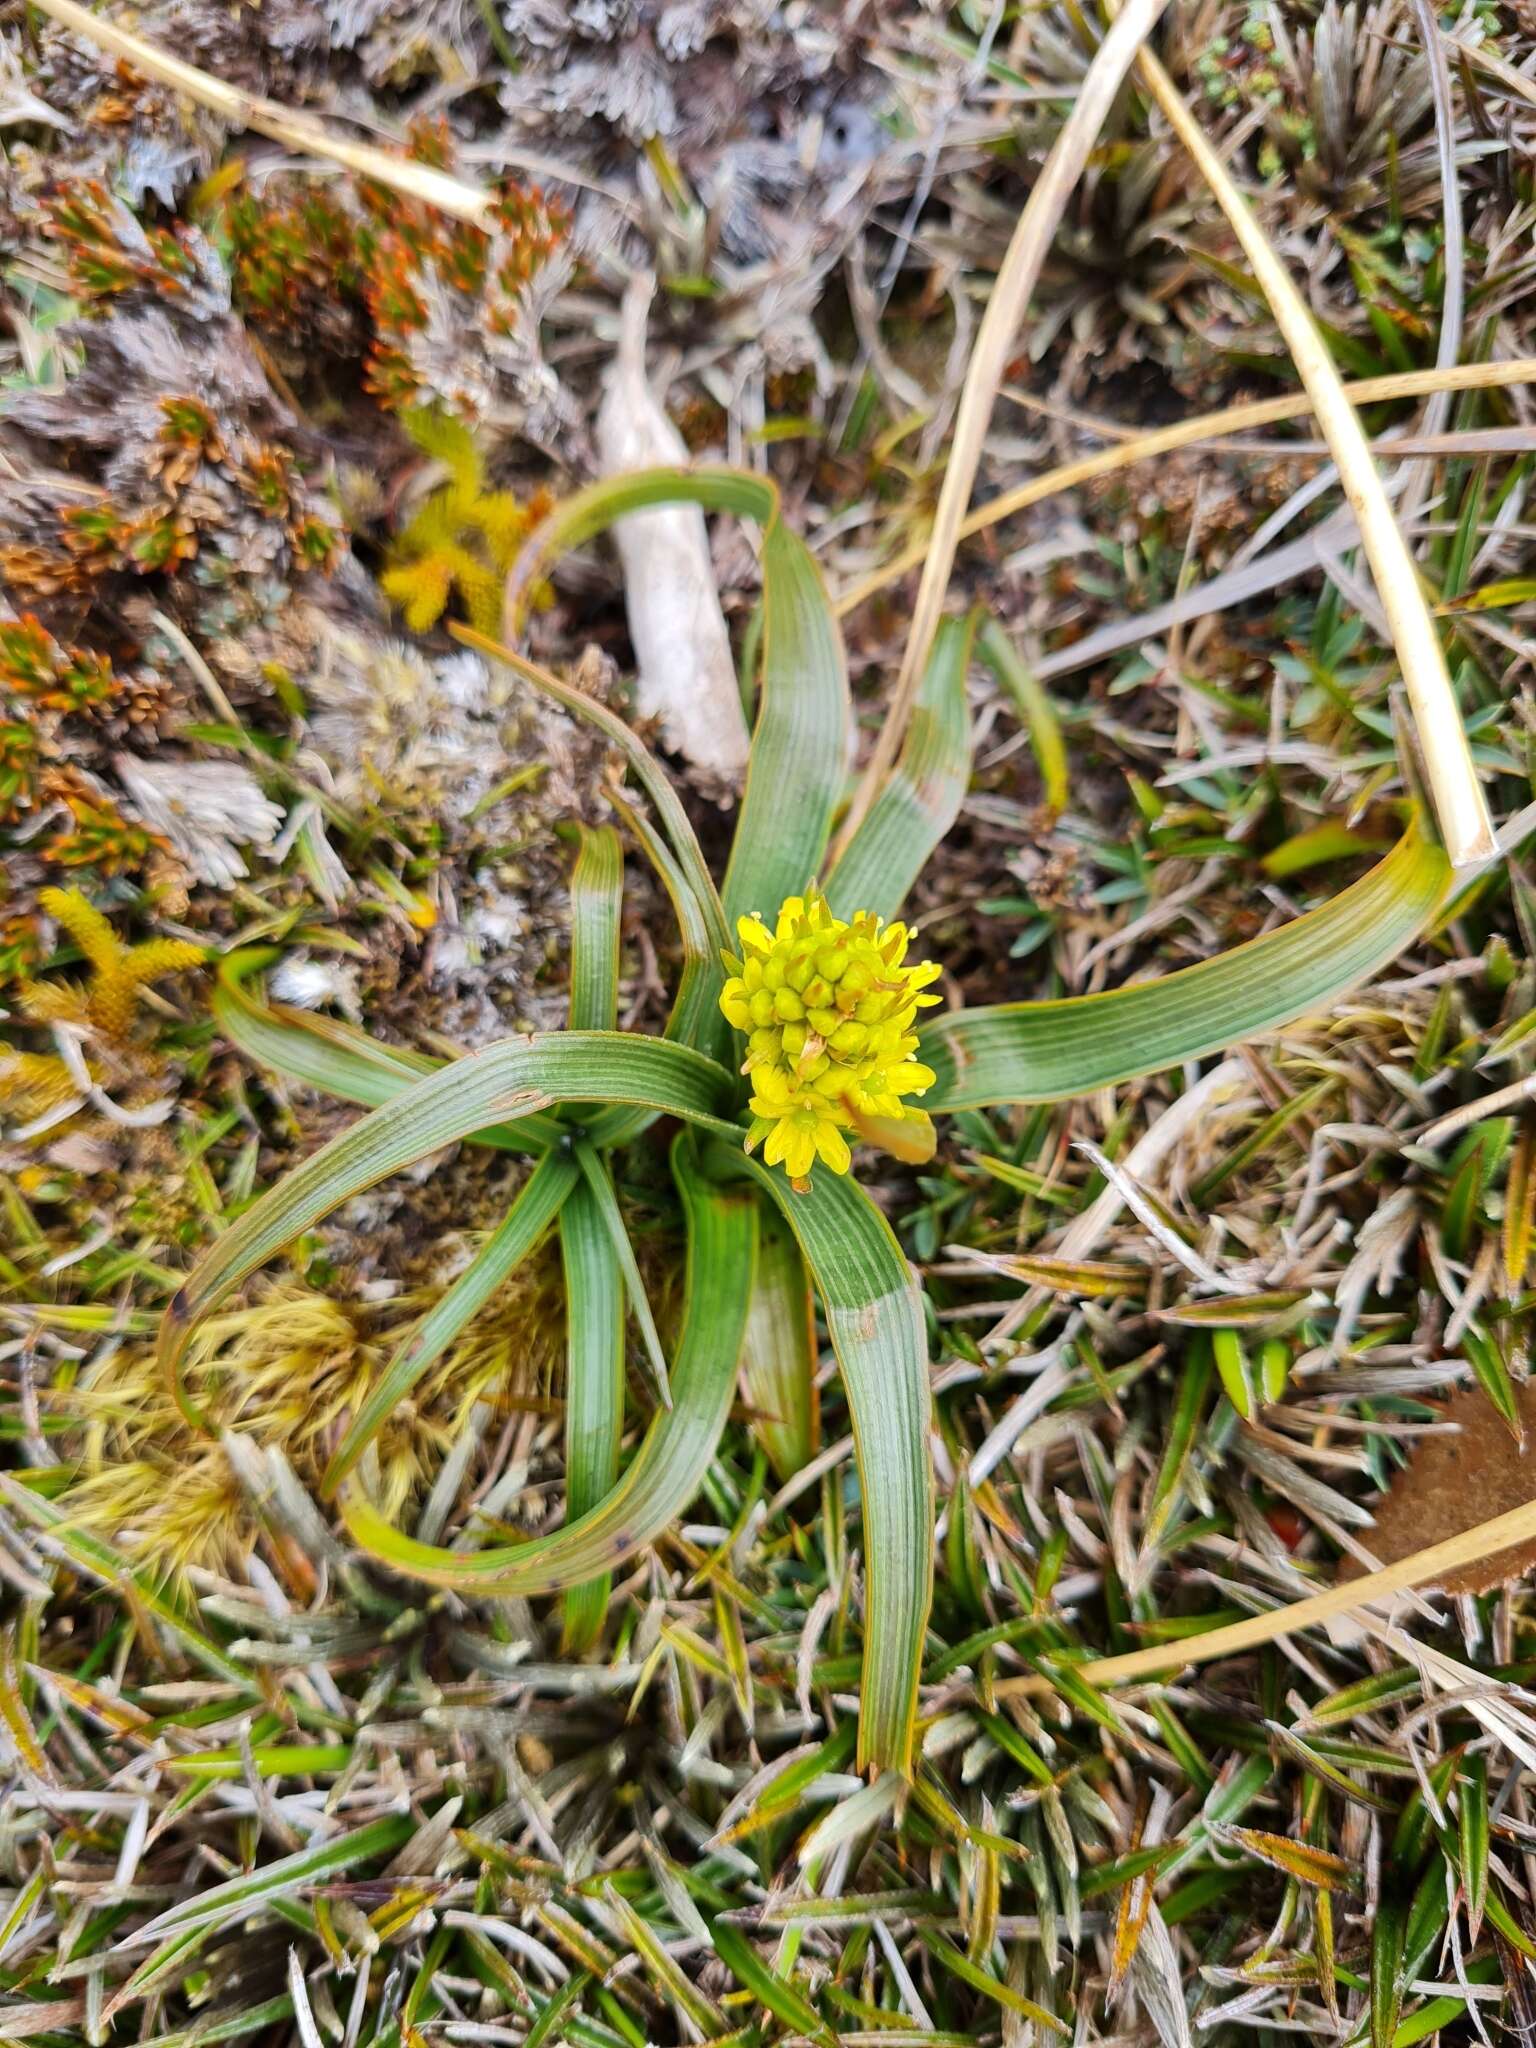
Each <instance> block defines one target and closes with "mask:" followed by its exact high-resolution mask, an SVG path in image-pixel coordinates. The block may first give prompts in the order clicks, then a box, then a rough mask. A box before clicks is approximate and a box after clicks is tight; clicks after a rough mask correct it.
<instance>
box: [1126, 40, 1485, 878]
mask: <svg viewBox="0 0 1536 2048" xmlns="http://www.w3.org/2000/svg"><path fill="white" fill-rule="evenodd" d="M1139 62H1140V70H1141V76H1142V79H1143V81H1144V82H1145V84H1146V86H1147V89H1148V91H1149V92H1150V93H1151V95H1152V97H1153V98H1154V99H1155V100H1156V102H1157V104H1158V107H1159V108H1160V109H1161V111H1162V113H1163V115H1164V117H1165V118H1166V120H1167V122H1168V124H1169V126H1170V127H1171V128H1172V129H1173V131H1174V133H1175V135H1177V137H1178V138H1179V141H1180V142H1181V143H1182V144H1183V145H1184V147H1185V149H1186V150H1187V151H1188V152H1189V154H1190V156H1191V157H1192V158H1193V159H1194V162H1195V167H1196V168H1197V170H1198V171H1199V172H1200V175H1201V177H1202V178H1204V180H1205V182H1206V183H1207V184H1208V185H1209V186H1210V189H1211V192H1212V194H1213V195H1214V197H1215V198H1216V200H1217V201H1218V202H1219V204H1220V206H1221V210H1222V212H1223V213H1224V214H1225V215H1226V216H1227V220H1228V223H1229V225H1230V226H1231V229H1232V232H1233V234H1234V235H1235V236H1236V237H1237V240H1238V242H1239V244H1240V245H1241V248H1242V251H1243V254H1244V255H1245V256H1246V257H1247V259H1248V262H1249V264H1250V266H1251V267H1252V270H1253V274H1254V276H1255V277H1256V278H1257V279H1258V282H1259V284H1260V286H1261V287H1262V289H1263V292H1264V296H1265V298H1267V299H1268V301H1269V304H1270V310H1271V311H1272V312H1273V314H1274V316H1275V324H1276V325H1277V326H1278V328H1279V329H1280V333H1281V335H1282V336H1283V338H1284V340H1285V345H1286V347H1287V348H1288V349H1289V350H1290V352H1291V357H1292V360H1293V361H1294V362H1295V365H1296V371H1297V375H1298V376H1299V377H1300V378H1301V381H1302V383H1303V384H1304V385H1305V386H1306V388H1307V392H1308V395H1309V396H1310V398H1311V400H1312V410H1313V412H1314V414H1315V415H1316V418H1317V423H1318V426H1319V427H1320V428H1321V429H1322V432H1323V436H1324V438H1325V439H1326V441H1327V443H1328V446H1329V448H1330V450H1331V451H1332V454H1333V459H1334V461H1335V463H1336V464H1337V465H1338V471H1339V480H1340V482H1341V483H1342V485H1343V488H1344V495H1345V497H1346V498H1347V499H1348V501H1349V505H1350V509H1351V510H1352V511H1353V513H1354V515H1355V519H1356V521H1357V522H1358V524H1359V528H1360V539H1361V544H1362V546H1363V547H1364V550H1365V555H1366V559H1367V561H1368V562H1369V563H1370V565H1371V574H1372V576H1373V577H1374V579H1375V583H1376V589H1377V592H1378V594H1379V595H1380V598H1381V604H1382V610H1383V611H1384V612H1385V614H1386V618H1387V623H1388V625H1389V626H1390V628H1391V631H1392V644H1393V646H1394V647H1395V648H1396V650H1397V658H1398V662H1399V664H1400V666H1401V668H1402V672H1403V681H1404V682H1405V683H1406V685H1407V687H1408V701H1409V703H1410V704H1411V706H1412V708H1413V716H1414V723H1415V725H1416V726H1417V728H1418V734H1419V744H1420V746H1421V747H1422V749H1423V752H1424V765H1425V771H1426V774H1427V777H1428V781H1429V787H1430V793H1431V795H1432V796H1433V798H1434V805H1435V814H1436V817H1437V818H1438V820H1439V824H1440V830H1441V832H1442V834H1443V835H1444V838H1445V846H1446V851H1447V853H1448V854H1449V855H1450V858H1451V862H1452V864H1453V865H1454V866H1456V867H1465V866H1468V865H1470V864H1471V863H1472V862H1474V861H1480V860H1487V859H1488V858H1490V857H1491V855H1492V854H1493V851H1494V840H1493V826H1492V823H1491V822H1490V820H1489V817H1488V807H1487V805H1486V804H1485V803H1484V801H1483V793H1482V789H1481V787H1480V786H1479V783H1478V780H1477V772H1476V770H1475V769H1474V767H1473V765H1472V750H1471V748H1470V746H1469V745H1468V742H1467V735H1466V731H1465V728H1464V727H1463V725H1462V722H1461V713H1460V711H1459V710H1458V709H1457V705H1456V695H1455V692H1454V690H1453V689H1452V687H1451V678H1450V674H1449V671H1448V670H1447V668H1446V665H1445V654H1444V652H1443V650H1442V648H1441V646H1440V637H1439V635H1438V634H1437V633H1436V631H1435V626H1434V621H1433V620H1432V619H1431V617H1430V613H1429V606H1428V603H1427V602H1426V600H1425V596H1424V591H1423V588H1422V586H1421V585H1420V582H1419V576H1418V571H1417V569H1416V568H1415V567H1414V562H1413V556H1412V555H1411V553H1410V552H1409V549H1408V543H1407V541H1406V540H1405V539H1404V537H1403V531H1402V528H1401V527H1400V526H1399V525H1398V523H1397V519H1396V516H1395V515H1394V513H1393V510H1392V504H1391V500H1390V499H1389V498H1388V496H1387V492H1386V486H1385V485H1384V484H1383V482H1382V480H1381V475H1380V472H1379V471H1378V470H1377V467H1376V464H1375V462H1374V461H1373V459H1372V456H1371V451H1370V447H1369V444H1368V443H1367V441H1366V438H1365V430H1364V428H1363V427H1362V426H1361V424H1360V420H1359V416H1358V414H1357V413H1356V412H1355V409H1354V407H1353V406H1352V405H1351V404H1350V402H1349V399H1348V397H1347V395H1346V393H1345V390H1344V385H1343V382H1342V380H1341V379H1340V377H1339V373H1338V371H1337V370H1336V369H1335V368H1334V364H1333V358H1332V357H1331V355H1330V354H1329V352H1328V347H1327V344H1326V342H1325V341H1324V340H1323V337H1322V335H1321V334H1320V333H1319V332H1318V329H1317V326H1316V324H1315V322H1314V321H1313V319H1312V316H1311V314H1310V313H1309V312H1308V311H1307V308H1306V306H1305V304H1304V303H1303V301H1302V298H1301V294H1300V293H1299V292H1298V291H1297V289H1296V287H1295V285H1294V284H1293V283H1292V282H1291V279H1290V275H1289V273H1288V272H1287V270H1286V268H1285V265H1284V264H1283V263H1282V262H1281V261H1280V259H1279V257H1278V256H1277V255H1276V254H1275V252H1274V250H1273V248H1272V247H1271V246H1270V243H1269V240H1268V237H1267V236H1266V235H1265V233H1264V231H1263V229H1262V228H1261V227H1260V226H1259V223H1258V221H1257V219H1256V218H1255V216H1254V215H1253V213H1252V212H1251V211H1250V209H1249V206H1248V203H1247V201H1246V200H1245V199H1244V198H1243V196H1242V194H1241V193H1240V192H1239V191H1238V189H1237V186H1236V185H1235V184H1234V183H1233V181H1232V179H1231V177H1230V176H1229V175H1228V173H1227V169H1226V166H1225V165H1224V164H1223V163H1222V161H1221V159H1220V157H1218V156H1217V154H1216V152H1215V150H1214V149H1212V147H1211V145H1210V143H1209V142H1208V141H1207V140H1206V137H1205V134H1204V132H1203V131H1202V129H1201V128H1200V125H1199V123H1198V122H1197V121H1196V120H1195V118H1194V116H1193V115H1192V114H1191V113H1190V111H1189V109H1188V107H1186V106H1185V104H1184V102H1183V100H1182V99H1181V98H1180V96H1179V92H1178V89H1177V88H1176V87H1175V85H1174V83H1173V81H1172V79H1171V78H1170V77H1169V76H1168V74H1167V72H1166V71H1165V70H1164V69H1163V67H1162V65H1161V64H1160V63H1159V62H1158V60H1157V58H1156V57H1155V56H1153V55H1152V53H1151V52H1150V51H1148V50H1143V51H1142V53H1141V56H1140V60H1139Z"/></svg>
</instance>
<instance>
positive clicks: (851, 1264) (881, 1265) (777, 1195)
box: [709, 1146, 934, 1772]
mask: <svg viewBox="0 0 1536 2048" xmlns="http://www.w3.org/2000/svg"><path fill="white" fill-rule="evenodd" d="M709 1157H710V1165H711V1168H712V1170H718V1171H720V1172H722V1173H725V1174H728V1175H739V1174H746V1175H748V1176H750V1178H751V1179H753V1180H755V1181H756V1182H757V1184H758V1186H759V1187H761V1188H763V1189H764V1190H765V1191H766V1192H767V1193H768V1194H769V1195H770V1196H771V1197H772V1199H773V1200H774V1201H775V1202H776V1203H777V1204H778V1206H779V1209H780V1210H781V1211H782V1213H783V1216H784V1219H785V1221H786V1222H787V1223H788V1225H789V1227H790V1229H791V1230H792V1231H793V1232H794V1234H795V1238H796V1241H797V1242H798V1244H799V1246H800V1251H801V1254H802V1256H803V1257H804V1259H805V1262H806V1264H807V1265H808V1266H809V1267H810V1269H811V1275H812V1278H813V1279H814V1280H815V1282H816V1288H817V1292H818V1293H819V1294H820V1296H821V1301H822V1308H823V1310H824V1311H825V1314H826V1318H827V1331H828V1334H829V1335H830V1337H831V1339H832V1347H833V1349H834V1350H835V1351H836V1353H837V1362H838V1365H839V1367H840V1368H841V1370H842V1376H843V1387H844V1390H845V1391H846V1393H847V1396H848V1412H849V1415H850V1417H851V1419H852V1422H853V1438H854V1450H855V1455H856V1456H857V1459H858V1467H859V1489H860V1492H861V1494H862V1496H863V1503H864V1578H865V1587H864V1671H863V1679H862V1683H861V1687H860V1693H859V1751H858V1762H859V1768H860V1770H865V1769H868V1768H871V1767H878V1768H879V1769H882V1770H892V1771H902V1772H910V1770H911V1765H912V1736H913V1723H914V1721H915V1719H916V1715H917V1681H918V1671H919V1668H920V1665H921V1662H922V1654H923V1638H924V1634H925V1632H926V1629H927V1625H928V1609H929V1606H930V1604H931V1602H932V1599H933V1515H934V1508H933V1462H932V1458H931V1456H930V1453H929V1445H928V1435H929V1429H930V1426H931V1423H932V1400H931V1396H930V1392H929V1384H928V1336H927V1326H926V1323H925V1321H924V1317H923V1298H922V1292H921V1289H920V1288H919V1286H918V1284H917V1281H916V1279H915V1277H914V1276H913V1273H912V1270H911V1268H910V1267H909V1266H908V1264H907V1262H906V1259H905V1258H904V1257H903V1256H902V1251H901V1247H900V1245H899V1244H898V1243H897V1242H896V1238H895V1235H894V1233H893V1232H892V1230H891V1226H890V1225H889V1224H888V1223H887V1222H886V1220H885V1218H884V1217H883V1216H882V1215H881V1213H880V1211H879V1210H878V1209H877V1208H876V1207H875V1205H874V1203H873V1202H872V1201H871V1200H870V1198H869V1196H868V1195H866V1194H865V1192H864V1190H863V1189H862V1188H861V1187H860V1186H859V1184H858V1182H857V1181H855V1180H851V1179H847V1178H844V1177H842V1176H840V1175H838V1174H834V1173H817V1174H815V1175H813V1176H812V1179H811V1183H810V1186H809V1187H808V1188H807V1190H806V1192H805V1193H804V1194H800V1195H797V1194H796V1193H795V1192H794V1190H793V1189H792V1188H791V1187H790V1184H789V1182H788V1180H787V1179H786V1178H785V1176H784V1175H783V1174H782V1173H779V1172H775V1171H774V1170H773V1169H772V1168H771V1167H766V1166H764V1165H762V1164H761V1163H760V1162H759V1161H758V1160H756V1159H751V1158H749V1157H748V1156H747V1155H746V1154H745V1153H744V1152H727V1151H726V1149H725V1147H724V1146H713V1147H711V1149H710V1155H709Z"/></svg>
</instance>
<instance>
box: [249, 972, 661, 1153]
mask: <svg viewBox="0 0 1536 2048" xmlns="http://www.w3.org/2000/svg"><path fill="white" fill-rule="evenodd" d="M281 957H282V955H281V953H280V952H279V951H278V950H277V948H276V947H253V948H249V949H242V950H241V951H240V952H238V953H231V954H230V955H229V956H228V957H227V958H226V959H225V960H223V961H221V962H220V964H219V980H218V985H217V987H216V988H215V989H214V993H213V1014H214V1018H215V1020H216V1021H217V1023H218V1026H219V1029H220V1030H221V1031H222V1032H223V1033H224V1036H225V1037H226V1038H227V1039H228V1040H229V1041H230V1043H231V1044H232V1045H236V1046H238V1047H239V1048H240V1050H241V1052H243V1053H245V1054H246V1056H247V1057H248V1058H250V1059H253V1060H255V1061H256V1062H257V1063H258V1065H260V1066H264V1067H270V1068H271V1069H272V1071H273V1072H274V1073H278V1074H282V1075H283V1076H284V1077H285V1078H286V1079H287V1080H290V1081H298V1082H301V1083H302V1084H303V1085H304V1086H305V1087H308V1088H320V1089H323V1090H324V1091H325V1093H326V1094H327V1095H336V1096H339V1097H340V1099H341V1100H342V1101H343V1102H360V1103H361V1104H362V1105H363V1106H364V1108H366V1109H378V1108H379V1107H380V1106H381V1105H382V1104H384V1103H386V1102H393V1101H394V1099H395V1097H396V1096H397V1095H399V1094H401V1093H402V1091H403V1090H405V1089H407V1088H409V1087H410V1086H411V1085H412V1083H413V1082H416V1081H419V1080H420V1079H421V1077H422V1076H423V1075H424V1074H437V1073H441V1072H442V1070H443V1068H444V1067H445V1066H447V1065H449V1064H451V1062H448V1061H444V1060H436V1059H433V1058H431V1057H430V1056H429V1055H428V1054H426V1053H419V1052H412V1051H410V1050H409V1049H408V1048H406V1047H404V1046H398V1045H385V1044H383V1043H382V1042H381V1041H380V1040H379V1039H377V1038H370V1037H369V1036H368V1034H367V1032H366V1031H359V1030H358V1029H357V1028H356V1026H355V1025H351V1024H343V1023H341V1022H340V1021H339V1020H338V1019H337V1018H335V1017H319V1016H314V1015H312V1014H311V1013H310V1012H309V1011H307V1010H293V1009H289V1008H288V1007H287V1006H286V1005H285V1004H282V1003H259V1002H257V1000H256V999H255V997H254V996H253V995H252V994H251V992H250V990H249V989H248V988H247V986H246V982H247V980H248V979H249V977H250V976H251V975H252V974H255V973H257V972H259V970H260V969H261V968H263V967H267V966H270V965H271V964H272V963H273V962H274V961H276V960H279V959H281ZM648 1120H649V1119H648V1116H647V1115H646V1113H644V1112H641V1113H639V1114H638V1115H637V1113H636V1111H634V1110H631V1109H604V1110H599V1111H598V1113H597V1114H596V1115H595V1116H594V1117H592V1118H591V1119H590V1120H589V1121H588V1123H587V1125H586V1130H587V1133H588V1135H589V1136H590V1137H591V1139H592V1140H593V1142H594V1143H595V1144H598V1145H617V1144H622V1143H623V1142H624V1141H625V1140H626V1139H628V1138H631V1137H633V1136H634V1135H635V1133H636V1131H637V1130H639V1129H642V1128H643V1127H644V1125H645V1123H646V1122H647V1121H648ZM568 1135H569V1130H568V1127H567V1126H566V1125H565V1124H562V1123H561V1122H560V1120H559V1118H558V1117H553V1116H548V1115H545V1114H543V1113H540V1114H538V1115H535V1116H526V1117H522V1118H520V1119H519V1121H518V1122H517V1123H516V1124H507V1125H493V1126H490V1127H488V1128H487V1129H485V1130H483V1131H471V1132H470V1133H469V1142H470V1143H471V1144H474V1145H489V1146H493V1147H495V1148H496V1149H497V1150H499V1151H504V1152H542V1151H544V1150H545V1148H546V1147H547V1146H550V1145H558V1144H560V1143H561V1142H562V1140H563V1139H565V1138H566V1137H567V1136H568Z"/></svg>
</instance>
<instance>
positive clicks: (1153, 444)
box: [833, 356, 1536, 618]
mask: <svg viewBox="0 0 1536 2048" xmlns="http://www.w3.org/2000/svg"><path fill="white" fill-rule="evenodd" d="M1531 383H1536V357H1531V356H1519V357H1516V358H1514V359H1513V360H1511V361H1509V362H1501V363H1456V364H1453V365H1452V366H1451V367H1450V368H1449V369H1444V370H1403V371H1399V372H1397V373H1395V374H1394V375H1393V376H1390V377H1366V378H1363V379H1362V380H1361V381H1360V382H1359V383H1354V384H1346V385H1345V386H1344V394H1345V396H1346V397H1347V398H1348V399H1349V400H1350V402H1351V404H1354V405H1374V404H1379V403H1380V402H1381V401H1383V400H1384V399H1390V398H1423V397H1428V396H1431V395H1433V394H1435V393H1443V392H1454V391H1488V390H1494V389H1497V388H1499V387H1500V386H1504V385H1510V384H1531ZM1311 410H1312V400H1311V398H1310V396H1309V395H1308V394H1307V393H1306V392H1304V391H1296V392H1287V393H1285V395H1284V396H1283V397H1280V398H1259V399H1252V400H1250V401H1249V402H1248V403H1247V404H1244V405H1224V406H1222V408H1221V409H1220V410H1219V411H1218V412H1207V413H1201V414H1199V415H1198V416H1197V417H1196V418H1194V419H1188V420H1179V421H1178V422H1177V423H1176V424H1175V425H1173V426H1171V427H1157V428H1155V429H1154V430H1153V432H1151V433H1150V434H1135V435H1132V436H1131V438H1130V439H1129V440H1125V441H1119V442H1117V443H1116V444H1115V446H1114V447H1112V448H1099V449H1096V450H1095V451H1094V453H1093V454H1092V455H1084V456H1080V457H1079V458H1078V460H1077V461H1075V462H1064V463H1062V464H1061V465H1060V466H1059V467H1058V468H1056V469H1049V470H1047V471H1046V472H1045V474H1044V476H1034V477H1031V478H1030V479H1029V481H1028V483H1023V484H1019V485H1017V486H1016V487H1015V488H1014V489H1013V490H1011V491H1003V492H1000V493H999V495H998V496H997V497H995V498H989V499H988V500H987V502H986V504H985V505H979V506H978V507H977V508H976V510H975V511H974V512H972V513H971V514H970V515H969V516H968V517H967V518H965V519H963V520H962V521H961V523H960V534H959V538H960V539H961V540H973V539H974V538H975V537H976V535H977V534H978V533H986V532H987V531H988V530H989V529H990V528H992V527H994V526H996V525H998V524H999V523H1000V522H1001V521H1002V520H1004V519H1012V518H1013V517H1014V515H1015V514H1016V513H1019V512H1025V511H1027V510H1028V509H1029V507H1030V506H1031V505H1039V504H1042V503H1043V502H1044V501H1045V500H1046V499H1047V498H1054V497H1057V496H1059V495H1060V494H1061V492H1063V491H1072V490H1076V489H1077V487H1078V486H1079V485H1080V484H1086V483H1092V482H1093V481H1094V479H1095V478H1096V477H1101V476H1111V475H1113V474H1114V472H1115V471H1116V470H1118V469H1129V468H1130V467H1131V466H1132V464H1133V463H1137V462H1150V461H1151V460H1152V458H1153V457H1154V456H1157V455H1171V454H1172V453H1173V452H1174V450H1175V449H1179V448H1190V447H1194V446H1195V445H1196V444H1198V443H1201V442H1210V441H1225V440H1227V439H1229V438H1230V437H1231V436H1232V435H1234V434H1243V433H1247V432H1249V431H1250V430H1251V429H1252V428H1255V427H1272V426H1278V425H1279V424H1280V422H1281V421H1283V420H1293V419H1297V418H1299V417H1300V416H1301V415H1302V414H1303V413H1308V412H1310V411H1311ZM929 545H930V543H929V542H928V541H927V540H926V539H924V540H920V541H916V542H914V543H913V545H912V546H911V547H909V548H903V550H902V551H901V553H900V554H899V555H894V556H892V558H891V560H890V561H889V562H886V563H884V564H882V566H881V567H880V568H878V569H872V570H871V571H870V573H869V574H868V575H867V576H861V577H860V578H859V579H858V581H857V582H856V583H850V584H849V586H848V588H847V589H846V590H844V591H843V592H842V593H841V594H840V595H839V596H838V598H837V599H836V601H835V604H834V606H833V609H834V610H835V611H836V613H837V615H838V617H839V618H845V617H846V616H847V614H848V613H849V612H851V611H856V610H857V609H858V607H859V606H860V605H861V604H863V603H864V601H865V600H866V598H870V597H873V596H874V595H875V593H876V592H877V591H880V590H885V589H888V588H889V586H890V585H891V584H893V583H897V582H899V581H900V580H901V578H902V577H903V576H905V575H906V574H907V572H908V571H909V570H911V569H917V568H920V567H921V566H922V564H923V563H924V562H925V561H926V560H927V559H928V550H929Z"/></svg>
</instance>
